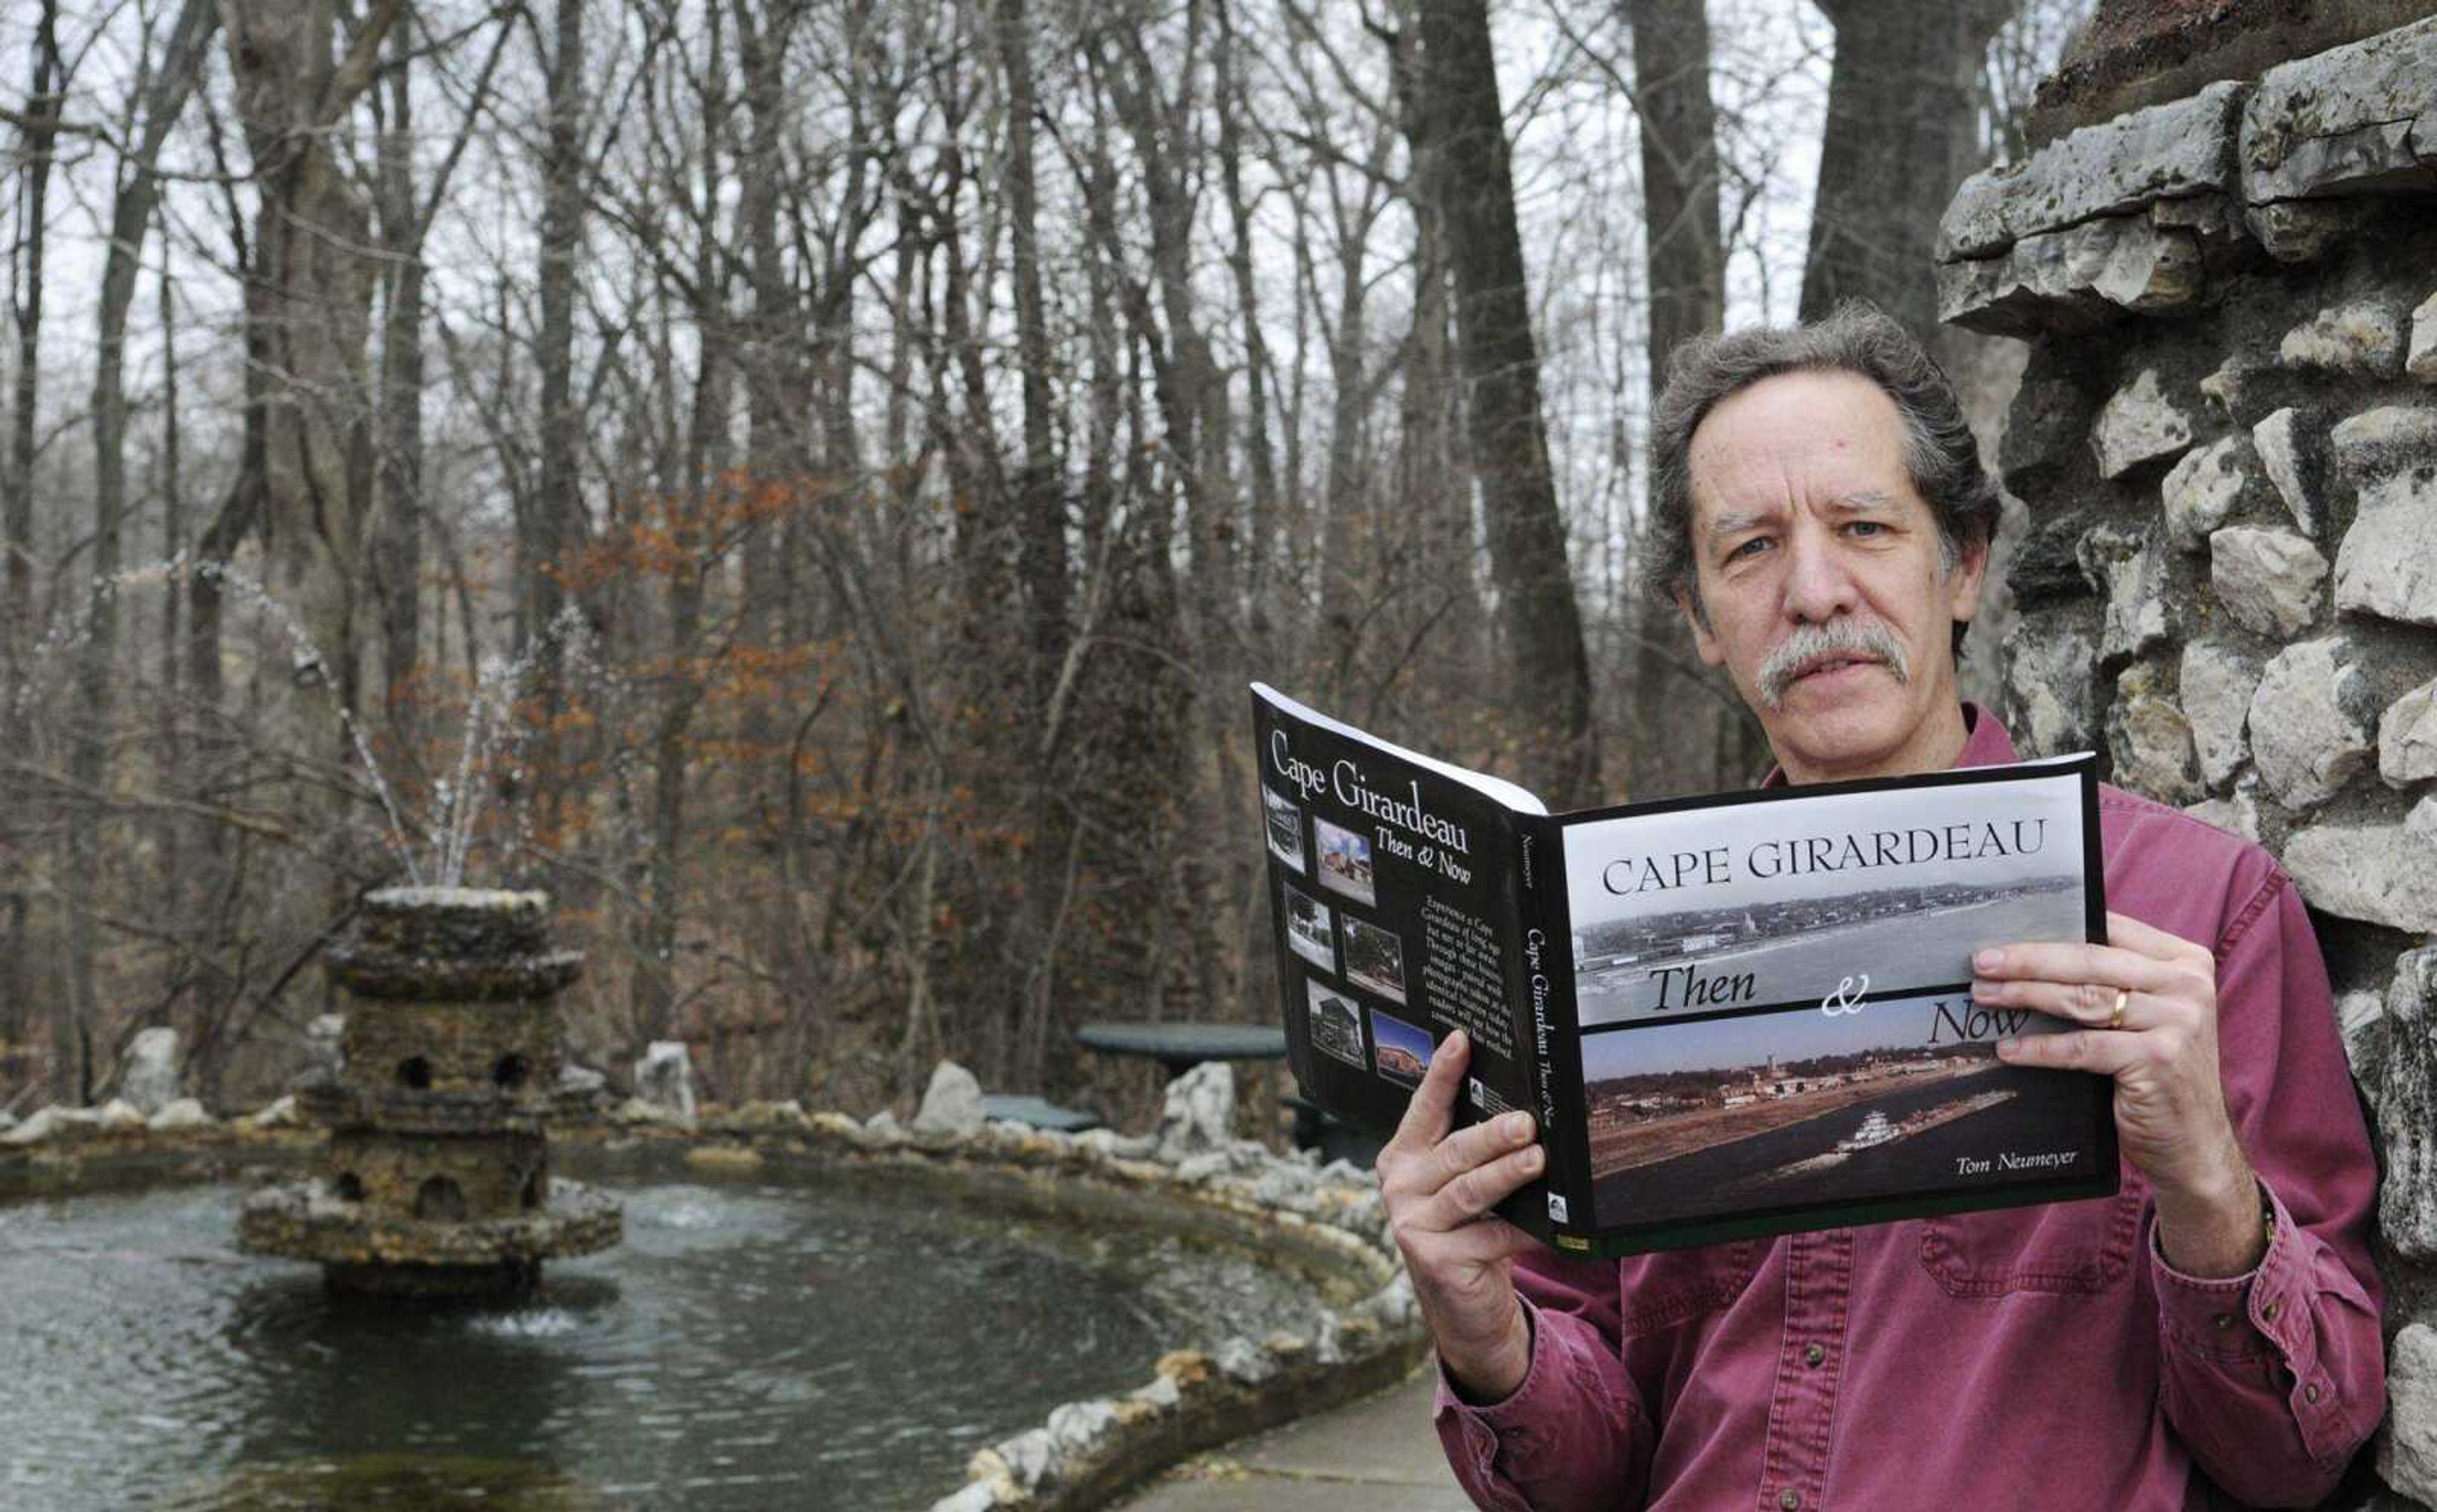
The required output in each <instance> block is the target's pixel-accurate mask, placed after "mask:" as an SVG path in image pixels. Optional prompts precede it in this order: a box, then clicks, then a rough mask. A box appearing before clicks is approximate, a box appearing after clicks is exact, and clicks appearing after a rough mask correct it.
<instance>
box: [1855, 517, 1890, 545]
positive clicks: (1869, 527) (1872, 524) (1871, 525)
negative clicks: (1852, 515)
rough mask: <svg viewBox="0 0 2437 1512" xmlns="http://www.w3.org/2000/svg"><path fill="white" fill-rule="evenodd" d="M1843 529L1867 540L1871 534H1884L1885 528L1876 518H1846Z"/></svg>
mask: <svg viewBox="0 0 2437 1512" xmlns="http://www.w3.org/2000/svg"><path fill="white" fill-rule="evenodd" d="M1845 529H1846V530H1849V531H1850V532H1852V533H1853V534H1855V535H1858V536H1861V537H1863V538H1864V539H1866V540H1867V538H1869V537H1870V536H1873V535H1884V534H1885V533H1886V529H1887V528H1886V527H1885V525H1883V524H1881V523H1880V522H1879V521H1877V520H1848V521H1846V522H1845Z"/></svg>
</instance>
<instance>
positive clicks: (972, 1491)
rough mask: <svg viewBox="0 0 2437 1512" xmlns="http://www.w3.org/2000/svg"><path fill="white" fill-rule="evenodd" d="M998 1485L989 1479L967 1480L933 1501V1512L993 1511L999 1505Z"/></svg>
mask: <svg viewBox="0 0 2437 1512" xmlns="http://www.w3.org/2000/svg"><path fill="white" fill-rule="evenodd" d="M998 1504H999V1503H998V1487H997V1486H995V1485H993V1484H991V1482H989V1481H967V1482H966V1483H965V1484H964V1485H962V1486H958V1487H957V1488H956V1490H954V1491H951V1492H949V1493H948V1494H947V1495H946V1496H943V1497H941V1498H939V1500H938V1501H936V1502H934V1503H931V1512H991V1509H992V1508H994V1507H996V1506H997V1505H998Z"/></svg>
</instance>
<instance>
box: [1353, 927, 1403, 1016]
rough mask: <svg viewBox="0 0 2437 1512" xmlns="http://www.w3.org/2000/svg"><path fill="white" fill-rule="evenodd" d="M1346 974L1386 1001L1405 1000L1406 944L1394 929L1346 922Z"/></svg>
mask: <svg viewBox="0 0 2437 1512" xmlns="http://www.w3.org/2000/svg"><path fill="white" fill-rule="evenodd" d="M1345 974H1346V975H1347V976H1348V977H1350V978H1352V979H1353V980H1354V982H1355V983H1356V984H1357V985H1359V986H1364V987H1368V988H1370V989H1371V990H1372V991H1373V992H1376V993H1377V994H1378V995H1379V996H1380V997H1382V998H1393V999H1395V1000H1396V1001H1398V1002H1403V1001H1404V1000H1405V943H1404V942H1403V941H1402V940H1399V939H1398V938H1396V931H1395V930H1383V929H1381V928H1379V926H1377V925H1376V924H1365V923H1363V922H1362V921H1361V920H1360V919H1358V918H1355V917H1354V916H1353V915H1351V914H1348V915H1347V916H1346V920H1345Z"/></svg>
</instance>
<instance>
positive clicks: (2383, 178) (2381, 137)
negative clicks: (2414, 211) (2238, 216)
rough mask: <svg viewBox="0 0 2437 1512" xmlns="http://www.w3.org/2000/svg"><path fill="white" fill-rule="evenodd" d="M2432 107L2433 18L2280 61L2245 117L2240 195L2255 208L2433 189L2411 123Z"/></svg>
mask: <svg viewBox="0 0 2437 1512" xmlns="http://www.w3.org/2000/svg"><path fill="white" fill-rule="evenodd" d="M2432 106H2437V21H2421V22H2415V23H2413V24H2412V25H2411V26H2397V27H2395V28H2394V29H2393V30H2391V31H2385V32H2381V33H2379V34H2378V35H2376V36H2375V37H2371V38H2369V39H2368V40H2366V41H2363V42H2357V43H2351V44H2349V45H2346V46H2342V47H2330V48H2328V49H2327V50H2326V51H2324V52H2321V53H2316V54H2313V55H2312V56H2310V57H2307V58H2301V59H2296V60H2295V61H2291V62H2288V63H2283V64H2280V65H2279V66H2277V67H2275V68H2271V69H2270V70H2269V71H2268V72H2267V73H2266V74H2265V75H2263V76H2262V77H2261V78H2260V79H2259V82H2258V84H2257V85H2256V87H2254V88H2253V90H2252V92H2251V98H2250V101H2249V103H2248V104H2247V105H2246V106H2245V107H2244V109H2243V113H2242V125H2241V130H2240V148H2241V160H2242V195H2243V198H2244V199H2246V200H2251V201H2253V203H2266V202H2268V201H2270V200H2307V199H2312V198H2329V197H2333V196H2338V195H2358V194H2363V193H2368V192H2374V191H2381V190H2388V189H2394V188H2437V168H2432V166H2431V165H2429V164H2428V162H2427V161H2425V159H2426V158H2427V157H2428V155H2429V154H2428V149H2427V148H2426V146H2425V145H2422V144H2415V143H2414V141H2413V140H2412V117H2414V116H2415V115H2419V114H2420V113H2423V112H2425V111H2428V110H2429V109H2431V108H2432Z"/></svg>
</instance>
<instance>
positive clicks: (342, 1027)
mask: <svg viewBox="0 0 2437 1512" xmlns="http://www.w3.org/2000/svg"><path fill="white" fill-rule="evenodd" d="M305 1064H306V1066H307V1069H312V1068H319V1069H321V1070H323V1071H324V1072H325V1073H327V1076H328V1082H329V1083H331V1084H335V1083H336V1082H337V1081H338V1080H339V1077H340V1075H341V1074H342V1073H343V1072H344V1071H345V1070H346V1069H347V1016H346V1015H344V1014H321V1015H317V1016H316V1017H314V1019H313V1021H312V1022H311V1023H309V1024H307V1025H306V1026H305Z"/></svg>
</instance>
